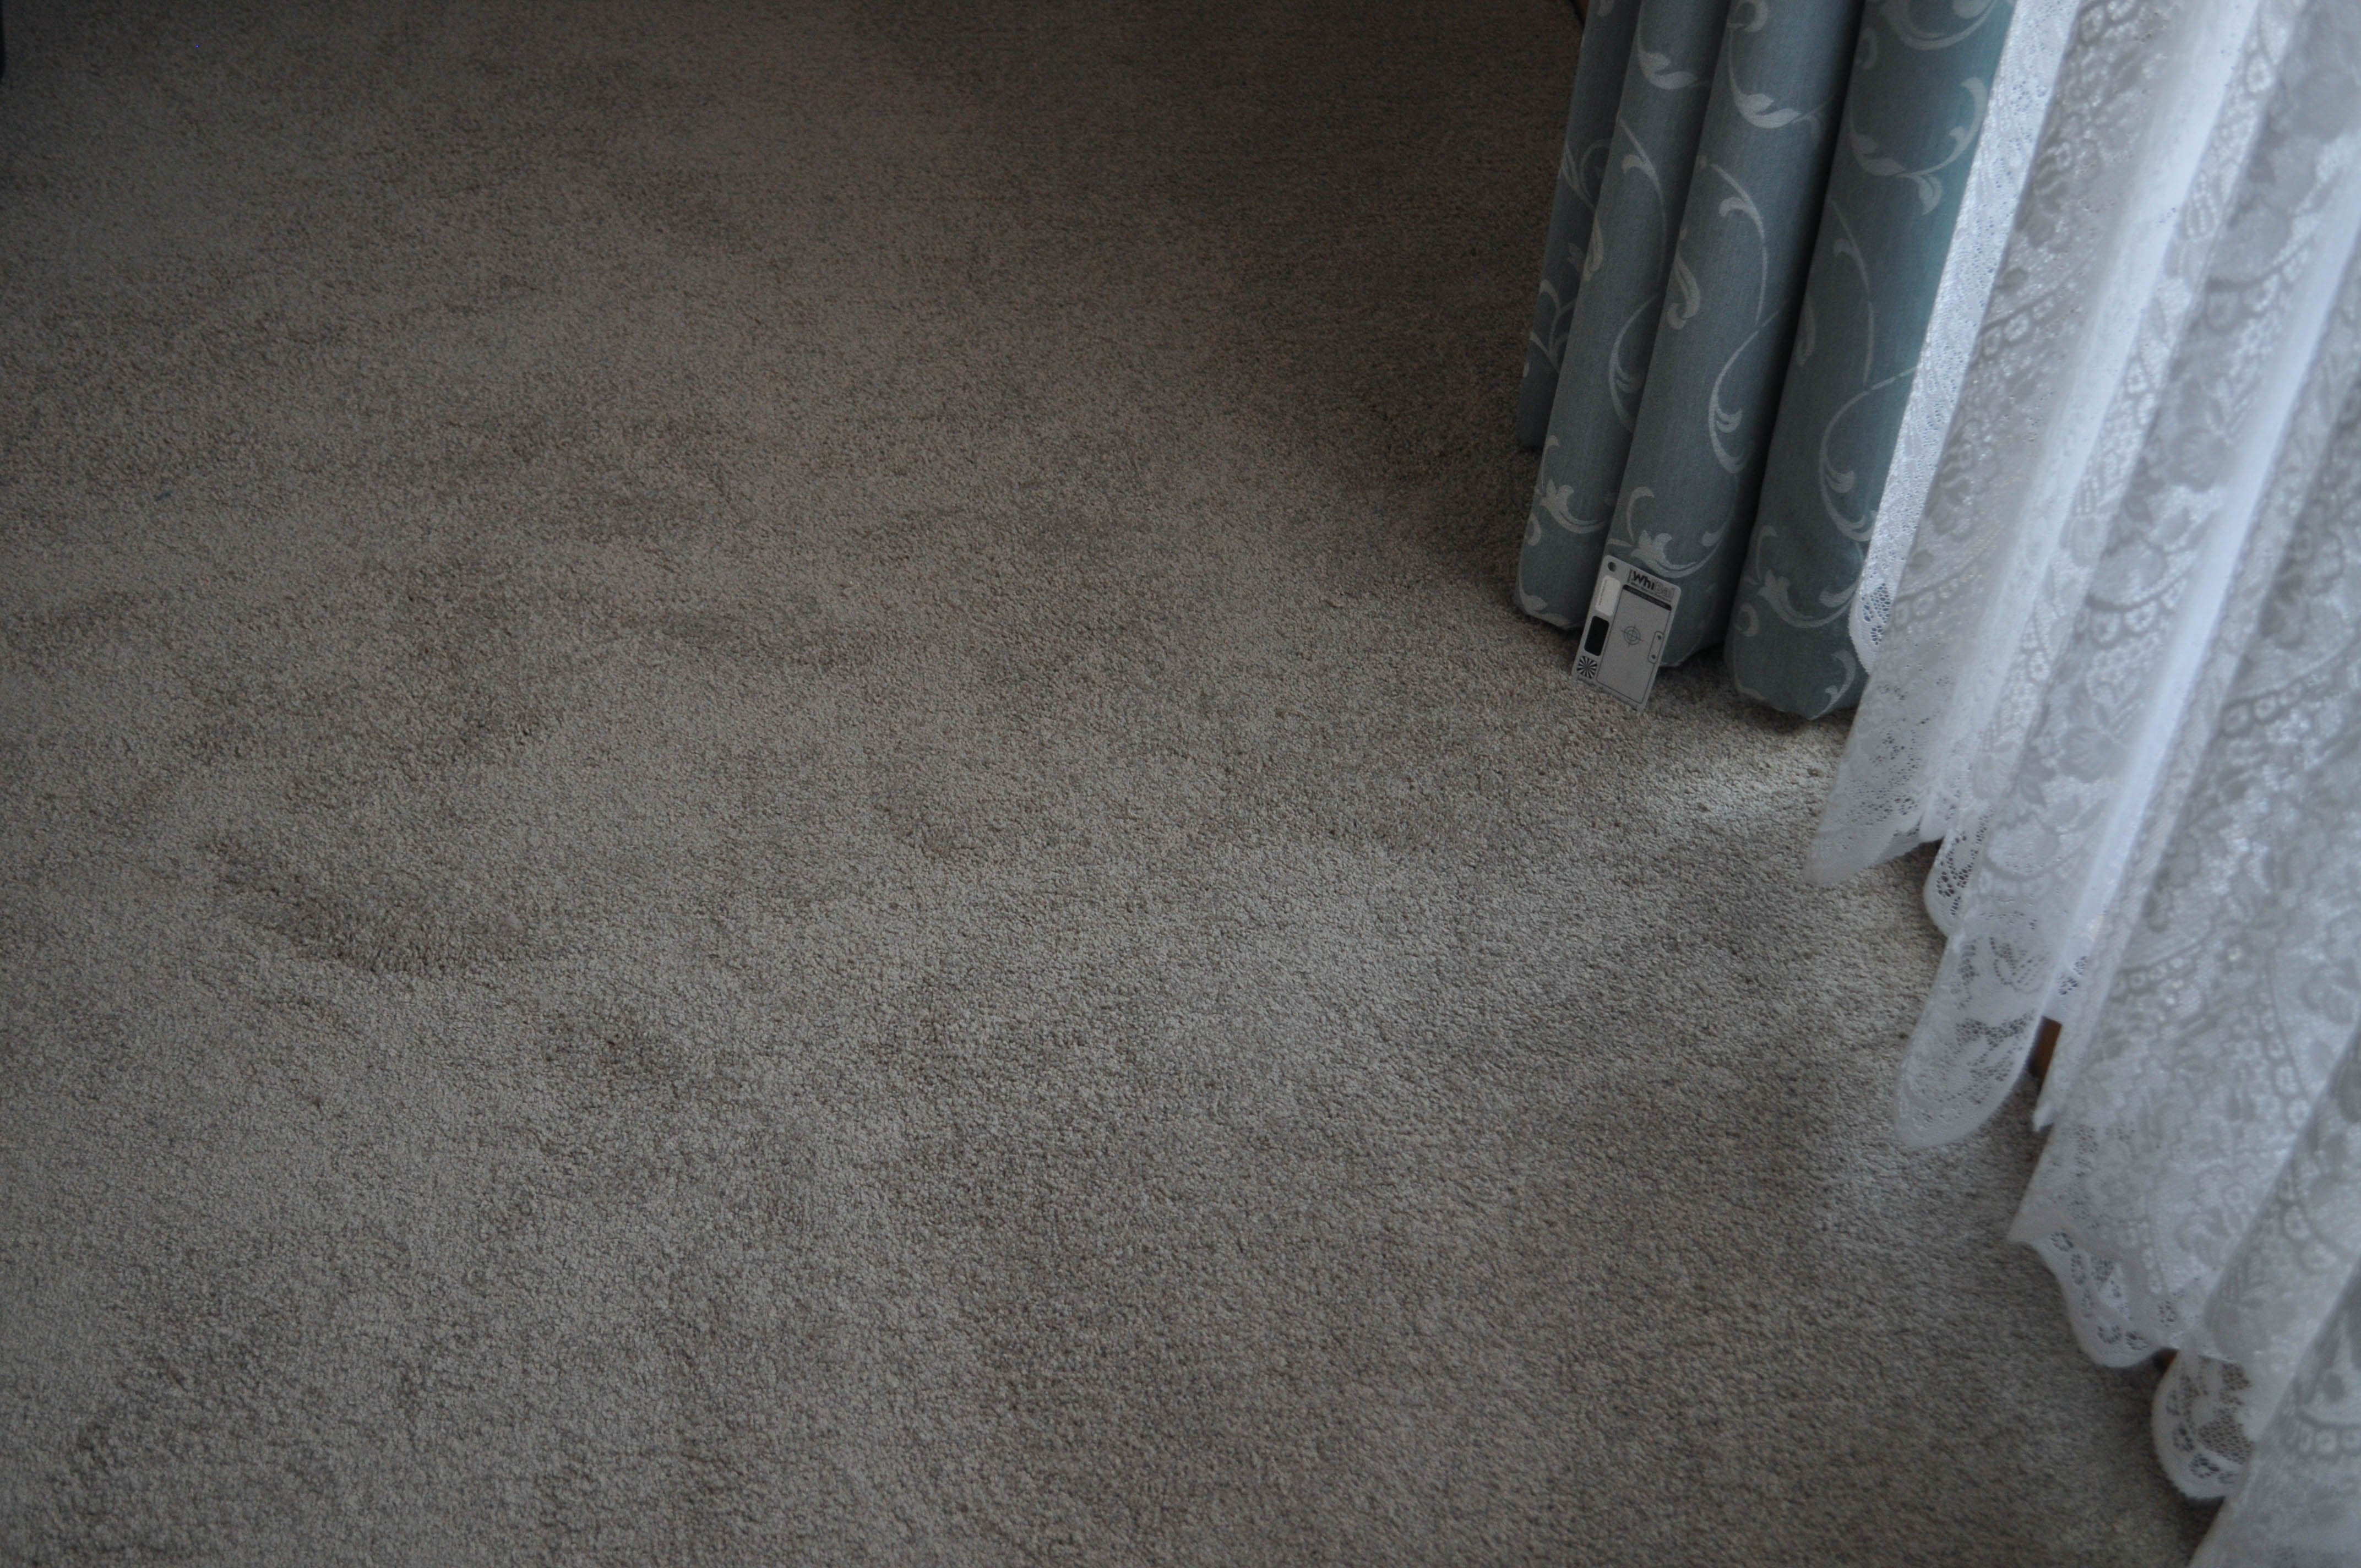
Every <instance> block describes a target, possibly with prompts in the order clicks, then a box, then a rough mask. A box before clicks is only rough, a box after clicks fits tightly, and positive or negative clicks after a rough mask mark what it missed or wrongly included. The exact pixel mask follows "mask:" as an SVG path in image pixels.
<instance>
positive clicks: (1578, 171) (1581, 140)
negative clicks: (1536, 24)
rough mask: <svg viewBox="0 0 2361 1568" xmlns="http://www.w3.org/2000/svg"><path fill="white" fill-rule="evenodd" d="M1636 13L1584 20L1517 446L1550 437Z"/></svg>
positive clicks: (1597, 2) (1600, 7)
mask: <svg viewBox="0 0 2361 1568" xmlns="http://www.w3.org/2000/svg"><path fill="white" fill-rule="evenodd" d="M1639 15H1640V0H1591V5H1590V15H1589V16H1588V17H1587V19H1586V20H1585V21H1584V24H1583V28H1582V53H1581V56H1580V58H1579V59H1577V60H1576V61H1575V68H1574V101H1573V103H1572V104H1569V105H1568V106H1567V108H1566V114H1565V147H1564V148H1563V149H1562V150H1561V151H1560V152H1559V154H1558V162H1557V200H1556V202H1555V203H1554V204H1553V205H1552V207H1551V208H1550V226H1549V241H1548V243H1547V244H1546V245H1544V246H1543V249H1542V289H1541V297H1540V298H1539V299H1538V300H1536V301H1534V302H1533V325H1532V331H1531V332H1529V333H1528V334H1526V336H1525V380H1524V385H1523V386H1522V387H1521V389H1519V390H1518V393H1517V444H1518V445H1520V446H1539V445H1540V444H1542V443H1543V441H1545V440H1547V439H1548V437H1549V419H1550V410H1551V408H1552V407H1553V406H1554V404H1555V403H1556V401H1557V377H1558V366H1559V365H1560V364H1561V363H1562V362H1563V361H1564V360H1565V338H1566V334H1567V332H1568V331H1569V330H1570V329H1571V327H1572V325H1573V322H1574V302H1575V297H1576V295H1577V294H1578V293H1579V292H1580V291H1581V288H1582V269H1583V263H1584V261H1585V259H1586V258H1587V254H1588V251H1589V247H1590V231H1591V229H1592V228H1593V226H1595V225H1597V223H1598V197H1599V192H1600V190H1601V189H1602V187H1603V186H1604V185H1605V183H1606V180H1607V153H1608V147H1609V143H1611V142H1612V141H1613V140H1614V139H1615V106H1616V103H1617V101H1618V100H1619V99H1620V97H1621V96H1622V88H1623V68H1624V64H1625V62H1626V61H1627V60H1630V59H1631V27H1632V24H1633V23H1634V22H1635V21H1636V20H1637V19H1638V17H1639Z"/></svg>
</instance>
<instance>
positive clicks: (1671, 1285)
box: [0, 0, 2203, 1568]
mask: <svg viewBox="0 0 2361 1568" xmlns="http://www.w3.org/2000/svg"><path fill="white" fill-rule="evenodd" d="M6 21H7V27H8V29H9V38H8V71H7V75H6V78H5V82H0V159H5V168H0V526H5V574H0V576H5V585H0V617H5V622H0V624H4V625H5V673H4V674H0V745H5V751H0V767H5V800H6V813H5V825H0V835H4V837H0V873H4V874H5V879H6V881H5V905H0V949H4V950H0V966H4V970H0V1007H4V1008H5V1014H4V1015H0V1016H4V1017H5V1025H4V1026H5V1036H0V1559H5V1561H7V1562H10V1563H145V1562H162V1561H172V1562H194V1563H287V1564H332V1563H426V1564H463V1563H487V1564H490V1563H1037V1562H1066V1561H1071V1562H1093V1563H1129V1562H1137V1563H1206V1564H1247V1563H1325V1562H1337V1563H1511V1562H1514V1563H1526V1562H1536V1563H1539V1562H1559V1563H1586V1564H1598V1563H1607V1564H1615V1563H1683V1564H1686V1563H1814V1564H1819V1563H1876V1564H1889V1563H1962V1564H1970V1563H1971V1564H1985V1563H1989V1564H1995V1565H2000V1564H2004V1565H2007V1568H2026V1565H2029V1564H2039V1563H2089V1564H2118V1563H2120V1564H2144V1565H2145V1564H2156V1563H2169V1562H2172V1561H2177V1560H2180V1558H2181V1557H2182V1556H2183V1555H2185V1553H2186V1552H2187V1550H2188V1548H2189V1546H2190V1543H2191V1541H2193V1539H2194V1533H2195V1532H2196V1531H2197V1530H2199V1529H2201V1528H2202V1523H2203V1519H2202V1515H2201V1514H2200V1513H2198V1512H2197V1511H2195V1510H2193V1509H2191V1508H2187V1507H2186V1506H2184V1505H2182V1504H2180V1502H2178V1501H2177V1500H2176V1499H2175V1498H2174V1497H2173V1496H2172V1494H2171V1493H2170V1492H2169V1489H2168V1488H2167V1487H2166V1486H2165V1485H2164V1483H2163V1482H2162V1481H2161V1480H2160V1479H2159V1478H2158V1475H2157V1473H2156V1470H2155V1466H2154V1464H2153V1461H2152V1459H2151V1457H2150V1456H2149V1454H2148V1453H2147V1439H2146V1431H2145V1426H2146V1422H2145V1409H2144V1398H2145V1396H2146V1393H2147V1386H2146V1385H2144V1384H2143V1383H2142V1381H2141V1380H2140V1378H2139V1377H2138V1376H2123V1375H2118V1374H2114V1373H2108V1372H2104V1371H2102V1370H2100V1369H2098V1368H2095V1367H2093V1366H2091V1365H2087V1364H2086V1363H2084V1362H2083V1360H2082V1359H2081V1356H2080V1355H2079V1354H2078V1353H2077V1352H2076V1350H2075V1348H2074V1345H2073V1343H2072V1342H2071V1339H2070V1335H2069V1332H2068V1330H2067V1327H2066V1324H2065V1321H2064V1319H2063V1317H2062V1315H2061V1314H2060V1312H2059V1309H2058V1306H2057V1304H2056V1301H2055V1299H2054V1295H2053V1291H2052V1289H2051V1287H2050V1286H2049V1284H2048V1279H2047V1277H2046V1275H2045V1274H2044V1273H2043V1271H2042V1269H2041V1267H2040V1266H2039V1264H2038V1263H2037V1260H2036V1259H2035V1258H2034V1257H2033V1256H2032V1255H2030V1254H2029V1253H2026V1252H2025V1251H2023V1250H2021V1249H2016V1248H2011V1247H2008V1246H2005V1245H2003V1244H2002V1243H2001V1240H2000V1237H2001V1234H2002V1230H2003V1227H2004V1223H2005V1221H2006V1218H2007V1215H2008V1214H2009V1212H2010V1211H2011V1209H2012V1207H2013V1203H2014V1200H2015V1194H2016V1192H2017V1190H2018V1189H2019V1187H2020V1185H2021V1183H2022V1181H2023V1180H2024V1179H2025V1176H2026V1172H2027V1170H2028V1168H2029V1164H2030V1160H2031V1158H2032V1157H2033V1154H2034V1152H2035V1151H2034V1146H2033V1145H2032V1143H2031V1141H2030V1135H2028V1134H2026V1133H2025V1132H2024V1131H2023V1130H2022V1127H2023V1120H2024V1119H2023V1116H2022V1114H2021V1113H2020V1114H2012V1115H2010V1116H2009V1117H2007V1118H2006V1119H2005V1120H2006V1124H2004V1125H1999V1126H1995V1127H1994V1128H1993V1130H1991V1131H1990V1132H1989V1133H1987V1134H1986V1135H1982V1136H1980V1137H1978V1138H1976V1139H1974V1140H1972V1141H1971V1142H1969V1143H1967V1144H1966V1145H1964V1146H1960V1147H1957V1148H1953V1149H1949V1150H1945V1151H1941V1152H1938V1153H1936V1154H1934V1155H1930V1156H1925V1157H1918V1156H1911V1155H1907V1154H1905V1152H1903V1151H1901V1150H1899V1149H1898V1148H1897V1147H1896V1146H1895V1145H1894V1141H1893V1139H1892V1136H1891V1135H1890V1133H1889V1122H1888V1118H1889V1105H1890V1093H1891V1082H1892V1076H1893V1073H1894V1065H1895V1059H1896V1055H1897V1050H1898V1047H1899V1045H1900V1042H1901V1038H1902V1036H1903V1035H1904V1033H1905V1030H1906V1028H1907V1027H1908V1025H1909V1024H1910V1022H1911V1019H1912V1018H1913V1016H1914V1015H1915V1012H1916V998H1917V997H1918V995H1919V994H1920V993H1921V992H1922V990H1923V988H1924V987H1925V985H1926V984H1927V981H1928V979H1929V977H1930V976H1931V974H1932V971H1933V965H1934V960H1935V957H1936V952H1937V942H1936V938H1935V937H1934V935H1933V934H1932V932H1931V930H1930V929H1929V927H1927V924H1926V922H1925V920H1924V917H1923V916H1921V915H1920V914H1919V913H1918V911H1917V909H1916V903H1915V894H1914V885H1913V884H1914V877H1915V875H1916V872H1917V871H1918V869H1919V867H1918V866H1916V865H1908V864H1905V865H1898V866H1893V867H1888V868H1885V869H1884V870H1883V872H1879V873H1878V874H1875V875H1872V876H1868V877H1864V878H1862V879H1861V880H1860V881H1859V882H1857V883H1853V884H1851V885H1850V886H1847V887H1845V888H1842V889H1839V890H1837V891H1835V892H1825V891H1819V890H1815V889H1811V888H1808V887H1806V886H1805V885H1803V883H1802V882H1801V879H1800V876H1799V874H1798V867H1799V866H1800V863H1801V861H1802V858H1803V850H1804V846H1805V843H1806V839H1807V836H1808V834H1809V832H1810V830H1811V827H1812V819H1813V816H1814V813H1815V811H1816V809H1817V802H1818V800H1819V797H1820V795H1821V793H1822V791H1823V790H1824V789H1825V787H1826V784H1827V780H1828V774H1829V772H1830V770H1831V768H1832V766H1833V763H1834V762H1835V759H1836V757H1837V754H1838V751H1839V749H1840V747H1841V745H1842V741H1843V732H1842V729H1841V728H1840V727H1839V726H1836V725H1817V726H1815V725H1805V724H1799V723H1795V722H1790V721H1786V720H1783V719H1780V718H1775V717H1773V716H1769V715H1766V714H1764V713H1763V712H1761V711H1758V710H1756V709H1753V708H1751V707H1747V706H1745V705H1744V704H1742V703H1741V702H1739V701H1738V700H1737V699H1735V698H1734V697H1732V696H1730V694H1729V693H1728V691H1727V690H1726V683H1725V681H1724V678H1723V676H1722V674H1720V672H1719V668H1718V667H1715V666H1714V665H1713V663H1712V662H1711V661H1706V662H1705V663H1704V665H1703V667H1699V668H1696V669H1690V670H1683V671H1680V672H1677V673H1675V674H1671V675H1669V676H1667V677H1666V678H1665V680H1664V683H1663V684H1662V685H1661V686H1660V687H1659V695H1658V697H1657V700H1656V704H1655V707H1654V709H1653V711H1652V712H1651V713H1649V714H1647V715H1645V716H1641V717H1634V716H1632V715H1631V714H1628V713H1625V712H1623V711H1622V710H1620V709H1619V708H1616V707H1612V706H1610V705H1608V704H1606V703H1603V702H1601V701H1599V700H1597V699H1595V698H1593V697H1592V696H1589V695H1587V694H1586V693H1584V692H1583V691H1581V690H1579V689H1577V688H1576V686H1575V685H1573V684H1572V682H1571V680H1570V679H1569V677H1568V674H1567V669H1566V660H1567V652H1568V650H1567V648H1566V645H1565V641H1564V640H1563V639H1562V637H1561V636H1560V635H1559V634H1558V633H1556V632H1554V631H1551V630H1548V629H1546V628H1543V627H1540V626H1537V625H1534V624H1532V622H1529V621H1527V620H1524V619H1522V618H1521V617H1520V616H1519V615H1518V614H1517V613H1516V612H1515V611H1514V610H1513V609H1511V608H1510V603H1509V584H1510V571H1511V568H1512V565H1513V563H1514V559H1515V554H1516V548H1517V543H1518V530H1519V527H1520V521H1519V520H1520V519H1521V517H1522V514H1523V510H1524V501H1525V496H1526V491H1527V488H1528V487H1529V486H1530V485H1531V483H1532V473H1533V467H1532V458H1531V457H1530V456H1529V455H1520V454H1518V453H1517V452H1516V451H1515V450H1514V449H1513V447H1512V445H1511V444H1510V414H1511V411H1512V409H1513V404H1514V399H1515V394H1516V389H1517V380H1518V374H1519V369H1520V365H1521V347H1522V345H1521V333H1522V329H1523V325H1524V323H1525V320H1526V318H1527V315H1528V313H1529V311H1530V308H1531V299H1530V291H1531V287H1532V279H1533V277H1534V275H1535V263H1536V258H1537V254H1538V251H1537V247H1538V246H1539V244H1540V241H1541V235H1542V231H1543V226H1544V225H1545V223H1546V220H1547V217H1548V212H1549V194H1550V181H1551V179H1552V176H1553V174H1554V163H1555V158H1556V150H1555V148H1556V139H1557V132H1558V126H1559V119H1560V115H1562V113H1563V109H1564V102H1565V90H1566V83H1567V82H1569V81H1570V79H1571V69H1572V61H1573V56H1574V50H1575V48H1576V37H1575V31H1574V27H1573V17H1572V13H1571V11H1570V8H1569V7H1567V6H1565V5H1563V4H1560V3H1555V0H1550V3H1544V0H1455V3H1453V4H1448V5H1446V4H1442V3H1436V4H1432V5H1418V4H1402V5H1387V6H1381V7H1377V8H1374V9H1371V8H1367V7H1363V6H1357V5H1345V4H1343V3H1342V0H1269V3H1250V0H1223V3H1219V4H1186V3H1184V4H1180V5H1153V6H1110V5H1103V4H1096V3H1086V0H1043V3H1041V4H1036V5H1017V4H1014V3H1006V4H991V3H987V0H877V3H874V4H864V5H853V4H849V3H830V0H781V3H774V4H747V5H654V4H652V3H621V0H616V3H607V4H599V3H591V4H584V5H566V6H553V5H526V4H514V3H507V0H478V3H477V4H471V5H440V4H434V3H432V0H424V3H420V0H411V3H405V4H401V5H394V4H390V3H387V4H378V3H372V4H368V5H326V4H314V5H304V4H295V3H290V4H274V5H249V6H240V5H234V4H215V3H213V0H204V3H176V4H172V5H163V4H160V3H159V4H148V5H140V4H119V5H118V4H81V3H68V0H33V3H30V4H27V3H25V0H10V3H9V5H8V6H7V16H6ZM2020 1111H2021V1106H2020Z"/></svg>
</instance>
